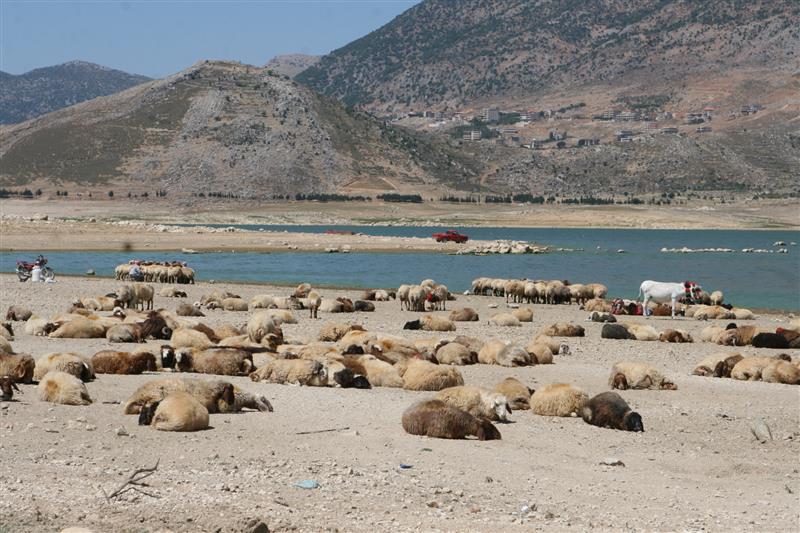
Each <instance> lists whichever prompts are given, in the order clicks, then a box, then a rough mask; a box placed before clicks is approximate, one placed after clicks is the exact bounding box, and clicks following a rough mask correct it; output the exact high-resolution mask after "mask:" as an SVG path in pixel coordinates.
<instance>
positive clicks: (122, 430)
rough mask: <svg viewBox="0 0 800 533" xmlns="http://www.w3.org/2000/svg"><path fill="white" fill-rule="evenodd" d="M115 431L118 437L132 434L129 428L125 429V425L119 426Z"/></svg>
mask: <svg viewBox="0 0 800 533" xmlns="http://www.w3.org/2000/svg"><path fill="white" fill-rule="evenodd" d="M114 433H115V434H116V435H117V437H127V436H129V435H130V433H128V430H127V429H125V428H124V427H118V428H117V429H116V431H114Z"/></svg>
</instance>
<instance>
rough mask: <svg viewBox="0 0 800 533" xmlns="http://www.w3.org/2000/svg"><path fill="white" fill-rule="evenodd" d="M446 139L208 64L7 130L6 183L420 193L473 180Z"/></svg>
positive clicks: (270, 78)
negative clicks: (414, 131) (427, 135)
mask: <svg viewBox="0 0 800 533" xmlns="http://www.w3.org/2000/svg"><path fill="white" fill-rule="evenodd" d="M479 172H480V166H479V165H478V164H476V163H475V162H473V161H471V160H469V159H468V158H467V157H465V156H462V155H460V154H459V153H458V152H457V151H455V150H453V149H452V148H451V147H449V146H447V145H446V144H445V143H442V142H439V141H435V140H430V139H428V138H427V137H426V136H423V135H421V134H417V133H413V132H409V131H406V130H404V129H403V128H394V127H390V126H386V125H384V124H383V123H382V122H379V121H377V120H375V119H374V118H372V117H370V116H369V115H366V114H365V113H362V112H357V111H354V110H352V109H348V108H345V107H344V106H343V105H341V104H339V103H338V102H336V101H334V100H330V99H328V98H326V97H323V96H320V95H318V94H316V93H314V92H313V91H310V90H308V89H307V88H305V87H303V86H301V85H298V84H297V83H296V82H294V81H291V80H289V79H286V78H285V77H283V76H279V75H277V74H274V73H269V72H268V71H267V69H263V68H257V67H252V66H247V65H242V64H239V63H231V62H201V63H198V64H196V65H194V66H193V67H191V68H189V69H186V70H184V71H182V72H180V73H178V74H175V75H173V76H171V77H169V78H165V79H163V80H158V81H154V82H150V83H146V84H143V85H138V86H136V87H133V88H131V89H129V90H127V91H123V92H121V93H118V94H115V95H112V96H107V97H102V98H96V99H94V100H92V101H89V102H84V103H82V104H78V105H75V106H72V107H69V108H66V109H62V110H60V111H56V112H54V113H50V114H48V115H45V116H42V117H39V118H37V119H34V120H31V121H28V122H25V123H22V124H18V125H15V126H11V127H8V126H6V127H3V128H0V185H2V186H6V187H8V186H17V185H23V184H31V183H34V182H38V183H45V184H46V185H50V186H52V185H58V184H62V183H63V184H75V183H77V184H80V185H81V186H86V187H91V186H102V187H108V188H111V187H113V188H115V189H116V190H117V194H119V192H120V191H122V192H124V191H125V188H126V187H128V188H129V189H128V190H130V188H140V189H145V190H149V191H151V192H152V191H154V190H166V191H168V192H169V193H170V197H174V196H188V195H191V194H199V193H204V194H207V193H210V192H222V193H232V194H236V195H242V196H257V195H263V194H295V193H298V192H302V193H307V194H308V193H315V192H316V193H319V192H323V193H325V192H336V191H342V190H345V189H347V190H359V191H360V190H366V191H372V192H373V193H375V192H376V191H378V192H387V191H401V192H402V191H414V190H418V189H419V188H421V187H423V188H436V187H439V186H441V185H442V184H449V185H450V186H455V187H459V186H462V185H463V183H465V182H467V181H474V180H475V179H476V177H477V176H478V174H479Z"/></svg>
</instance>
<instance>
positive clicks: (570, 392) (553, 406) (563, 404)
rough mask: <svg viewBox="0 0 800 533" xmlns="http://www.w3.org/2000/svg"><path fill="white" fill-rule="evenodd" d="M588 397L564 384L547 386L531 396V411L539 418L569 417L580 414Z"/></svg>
mask: <svg viewBox="0 0 800 533" xmlns="http://www.w3.org/2000/svg"><path fill="white" fill-rule="evenodd" d="M588 400H589V396H588V395H587V394H586V393H585V392H584V391H583V390H581V389H579V388H578V387H575V386H573V385H569V384H566V383H553V384H551V385H547V386H546V387H543V388H541V389H539V390H537V391H536V392H534V393H533V395H532V396H531V400H530V404H531V411H533V412H534V414H537V415H540V416H571V415H572V414H573V413H574V414H578V413H581V411H582V409H583V407H584V405H586V402H587V401H588Z"/></svg>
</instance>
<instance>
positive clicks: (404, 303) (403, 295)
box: [397, 285, 411, 311]
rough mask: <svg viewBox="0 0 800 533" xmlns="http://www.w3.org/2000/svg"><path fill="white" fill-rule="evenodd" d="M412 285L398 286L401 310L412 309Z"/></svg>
mask: <svg viewBox="0 0 800 533" xmlns="http://www.w3.org/2000/svg"><path fill="white" fill-rule="evenodd" d="M410 292H411V285H400V286H399V287H398V288H397V299H398V300H399V301H400V310H401V311H403V310H407V311H411V302H410V301H409V299H408V296H409V293H410Z"/></svg>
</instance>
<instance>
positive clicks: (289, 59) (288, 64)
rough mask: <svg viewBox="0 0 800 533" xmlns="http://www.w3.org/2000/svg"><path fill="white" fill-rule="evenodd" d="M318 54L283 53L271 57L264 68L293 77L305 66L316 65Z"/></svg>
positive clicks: (305, 67)
mask: <svg viewBox="0 0 800 533" xmlns="http://www.w3.org/2000/svg"><path fill="white" fill-rule="evenodd" d="M319 59H320V56H310V55H307V54H284V55H278V56H275V57H273V58H272V59H270V60H269V62H268V63H267V64H266V65H264V68H266V69H269V70H272V71H274V72H277V73H278V74H283V75H284V76H289V77H290V78H294V77H295V76H297V75H298V74H300V73H301V72H303V71H304V70H306V69H307V68H309V67H311V66H313V65H316V64H317V62H318V61H319Z"/></svg>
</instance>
